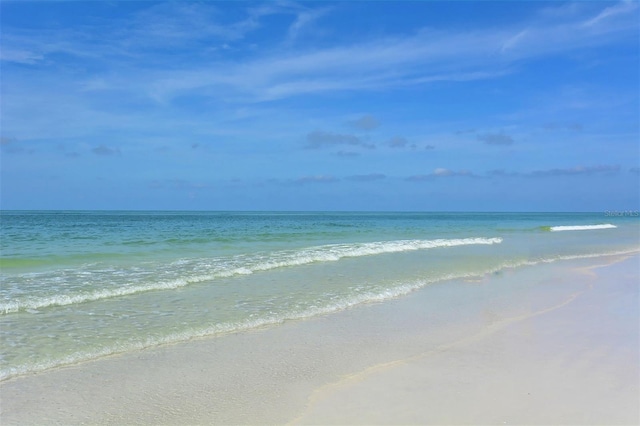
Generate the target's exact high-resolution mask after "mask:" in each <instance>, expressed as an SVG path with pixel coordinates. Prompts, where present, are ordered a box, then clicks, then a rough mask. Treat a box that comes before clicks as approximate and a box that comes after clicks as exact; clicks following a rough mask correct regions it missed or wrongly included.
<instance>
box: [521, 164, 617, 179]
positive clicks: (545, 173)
mask: <svg viewBox="0 0 640 426" xmlns="http://www.w3.org/2000/svg"><path fill="white" fill-rule="evenodd" d="M619 172H620V166H618V165H596V166H576V167H570V168H564V169H547V170H535V171H533V172H531V173H529V174H528V176H532V177H555V176H577V175H598V174H605V175H611V174H617V173H619Z"/></svg>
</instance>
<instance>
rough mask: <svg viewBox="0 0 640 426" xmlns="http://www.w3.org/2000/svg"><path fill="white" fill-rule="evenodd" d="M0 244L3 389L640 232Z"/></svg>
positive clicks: (19, 218)
mask: <svg viewBox="0 0 640 426" xmlns="http://www.w3.org/2000/svg"><path fill="white" fill-rule="evenodd" d="M0 231H1V233H0V249H1V252H0V343H1V351H0V380H3V379H7V378H10V377H15V376H18V375H22V374H28V373H33V372H38V371H43V370H46V369H50V368H55V367H59V366H64V365H69V364H73V363H77V362H82V361H87V360H91V359H96V358H99V357H103V356H107V355H111V354H118V353H124V352H129V351H136V350H141V349H144V348H149V347H154V346H158V345H163V344H169V343H176V342H181V341H187V340H189V339H193V338H199V337H205V336H212V337H213V336H218V335H222V334H225V333H230V332H242V331H245V330H250V329H253V328H257V327H266V326H277V325H278V324H281V323H282V322H284V321H287V320H296V319H303V318H309V317H313V316H317V315H328V314H331V313H332V312H336V311H340V310H343V309H348V308H352V307H356V306H358V305H361V304H366V303H373V302H378V303H383V302H384V301H385V300H388V299H391V298H396V297H400V296H402V295H405V294H407V293H410V292H412V291H415V290H418V289H420V288H422V287H425V286H429V285H446V283H447V281H448V280H451V279H457V278H473V277H480V276H483V275H485V274H490V273H496V272H498V271H500V270H502V269H505V268H517V267H519V266H523V265H534V264H537V263H545V262H553V261H558V260H562V259H573V258H584V257H596V256H601V255H606V254H624V253H633V252H638V251H640V219H639V218H638V217H637V216H636V215H632V214H629V215H622V216H609V215H605V214H604V213H528V214H524V213H517V214H516V213H307V212H300V213H278V212H244V213H243V212H116V211H108V212H101V211H91V212H81V211H55V212H54V211H47V212H22V211H3V212H1V215H0Z"/></svg>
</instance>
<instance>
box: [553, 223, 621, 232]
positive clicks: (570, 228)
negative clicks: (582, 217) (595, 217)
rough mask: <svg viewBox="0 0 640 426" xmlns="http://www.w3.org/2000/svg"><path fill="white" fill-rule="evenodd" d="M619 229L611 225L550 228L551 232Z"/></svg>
mask: <svg viewBox="0 0 640 426" xmlns="http://www.w3.org/2000/svg"><path fill="white" fill-rule="evenodd" d="M611 228H617V226H615V225H612V224H610V223H603V224H601V225H568V226H552V227H551V228H549V229H550V230H551V231H589V230H592V229H611Z"/></svg>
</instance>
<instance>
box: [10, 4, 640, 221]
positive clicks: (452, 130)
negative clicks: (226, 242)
mask: <svg viewBox="0 0 640 426" xmlns="http://www.w3.org/2000/svg"><path fill="white" fill-rule="evenodd" d="M0 20H1V22H0V23H1V29H0V43H1V45H0V59H1V62H0V66H1V68H0V73H1V74H0V78H1V87H0V90H1V92H0V94H1V101H0V102H1V104H0V108H1V109H0V125H1V126H0V133H1V134H0V138H1V139H0V156H1V157H0V165H1V175H0V177H1V187H0V189H1V192H0V208H2V209H82V210H91V209H118V210H128V209H131V210H323V211H327V210H373V211H594V212H599V211H603V212H604V211H624V210H638V209H640V129H639V127H640V103H639V96H640V48H639V45H640V31H639V27H640V24H639V23H640V3H638V2H637V1H622V2H542V1H532V2H526V1H525V2H489V1H469V2H465V1H456V2H436V1H430V2H426V1H425V2H415V1H412V2H403V1H399V2H385V1H375V2H369V1H358V2H325V1H323V2H308V1H304V2H289V1H283V2H275V1H273V2H267V3H253V2H213V1H201V2H184V1H183V2H151V1H104V2H103V1H100V2H82V1H69V2H53V1H46V2H30V1H15V2H14V1H6V0H3V1H2V2H0Z"/></svg>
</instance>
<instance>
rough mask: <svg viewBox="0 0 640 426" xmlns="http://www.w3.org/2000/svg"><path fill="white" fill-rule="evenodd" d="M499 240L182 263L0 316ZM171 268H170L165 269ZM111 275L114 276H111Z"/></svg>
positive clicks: (335, 248)
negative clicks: (159, 273)
mask: <svg viewBox="0 0 640 426" xmlns="http://www.w3.org/2000/svg"><path fill="white" fill-rule="evenodd" d="M501 242H502V238H457V239H435V240H395V241H378V242H368V243H351V244H328V245H323V246H317V247H309V248H304V249H300V250H283V251H275V252H270V253H261V254H255V255H241V256H235V257H232V258H227V259H220V258H218V259H186V260H185V259H183V260H180V261H178V262H174V263H173V267H174V268H176V269H175V270H171V269H167V270H165V271H164V272H167V273H169V274H174V275H175V276H176V278H174V279H168V280H164V281H156V280H150V282H147V283H143V284H130V285H124V286H119V287H116V288H110V289H109V288H105V289H100V290H94V291H87V292H81V293H72V294H55V295H48V296H40V297H30V298H26V299H16V300H12V301H8V302H5V303H1V304H0V314H9V313H12V312H18V311H25V310H30V309H32V310H37V309H42V308H47V307H50V306H66V305H73V304H80V303H86V302H92V301H97V300H102V299H109V298H113V297H122V296H129V295H133V294H137V293H142V292H147V291H157V290H172V289H176V288H180V287H185V286H187V285H190V284H195V283H201V282H206V281H211V280H215V279H219V278H228V277H233V276H238V275H249V274H253V273H256V272H261V271H268V270H273V269H278V268H286V267H292V266H301V265H307V264H311V263H317V262H335V261H339V260H340V259H343V258H350V257H362V256H372V255H380V254H386V253H399V252H406V251H414V250H425V249H432V248H440V247H456V246H464V245H491V244H499V243H501ZM169 268H171V266H169ZM114 273H115V272H114Z"/></svg>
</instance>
